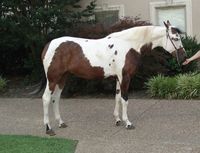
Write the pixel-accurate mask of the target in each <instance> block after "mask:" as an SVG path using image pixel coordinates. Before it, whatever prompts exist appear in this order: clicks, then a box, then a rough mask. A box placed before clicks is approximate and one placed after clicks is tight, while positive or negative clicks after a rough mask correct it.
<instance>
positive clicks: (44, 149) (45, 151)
mask: <svg viewBox="0 0 200 153" xmlns="http://www.w3.org/2000/svg"><path fill="white" fill-rule="evenodd" d="M77 143H78V141H74V140H68V139H61V138H42V137H35V136H19V135H0V153H74V152H75V149H76V145H77Z"/></svg>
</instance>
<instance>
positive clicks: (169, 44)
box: [164, 21, 187, 64]
mask: <svg viewBox="0 0 200 153" xmlns="http://www.w3.org/2000/svg"><path fill="white" fill-rule="evenodd" d="M164 25H165V27H166V42H165V44H166V45H165V47H164V48H165V50H166V51H168V52H169V53H171V54H172V55H173V56H174V57H176V59H177V62H178V63H179V64H181V63H182V62H184V61H185V59H186V57H187V55H186V52H185V49H184V47H183V44H182V41H181V36H180V34H181V31H180V30H179V29H178V28H176V27H174V26H171V24H170V22H169V21H167V23H165V22H164Z"/></svg>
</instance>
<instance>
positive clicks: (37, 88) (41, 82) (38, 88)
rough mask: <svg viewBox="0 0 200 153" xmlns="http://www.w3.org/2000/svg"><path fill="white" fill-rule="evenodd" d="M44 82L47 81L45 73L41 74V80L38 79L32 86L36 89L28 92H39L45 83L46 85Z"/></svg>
mask: <svg viewBox="0 0 200 153" xmlns="http://www.w3.org/2000/svg"><path fill="white" fill-rule="evenodd" d="M46 82H47V81H46V77H45V75H43V76H42V79H41V81H40V82H39V83H38V84H36V85H34V87H35V88H36V89H35V90H34V91H32V92H30V93H29V94H30V95H36V94H39V93H40V91H41V90H43V89H44V87H45V85H46Z"/></svg>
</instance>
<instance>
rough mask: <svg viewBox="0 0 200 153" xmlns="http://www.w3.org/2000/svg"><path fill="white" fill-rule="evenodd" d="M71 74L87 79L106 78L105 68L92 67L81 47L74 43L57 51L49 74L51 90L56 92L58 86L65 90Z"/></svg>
mask: <svg viewBox="0 0 200 153" xmlns="http://www.w3.org/2000/svg"><path fill="white" fill-rule="evenodd" d="M69 73H72V74H75V75H76V76H79V77H81V78H85V79H94V78H103V77H104V71H103V68H101V67H92V66H91V65H90V63H89V60H88V59H87V58H86V57H85V56H84V54H83V51H82V48H81V46H80V45H79V44H77V43H75V42H73V41H67V42H63V43H61V44H60V45H59V46H58V47H57V49H56V51H55V55H54V56H53V59H52V62H51V64H50V66H49V68H48V72H47V79H48V80H49V88H50V90H51V91H54V89H55V86H56V84H59V87H60V88H63V87H64V84H65V79H66V75H67V74H69Z"/></svg>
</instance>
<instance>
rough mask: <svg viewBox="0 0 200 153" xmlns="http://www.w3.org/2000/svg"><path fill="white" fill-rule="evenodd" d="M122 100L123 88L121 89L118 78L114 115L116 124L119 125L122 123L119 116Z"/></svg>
mask: <svg viewBox="0 0 200 153" xmlns="http://www.w3.org/2000/svg"><path fill="white" fill-rule="evenodd" d="M120 101H121V90H120V83H119V81H118V79H117V80H116V95H115V109H114V113H113V114H114V117H115V125H116V126H119V125H120V124H121V119H120V117H119V108H120Z"/></svg>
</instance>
